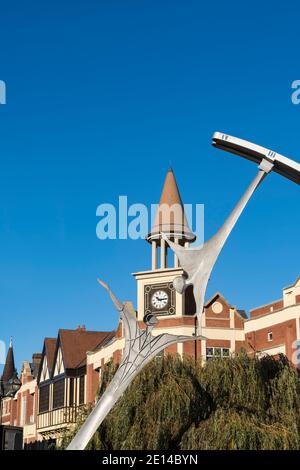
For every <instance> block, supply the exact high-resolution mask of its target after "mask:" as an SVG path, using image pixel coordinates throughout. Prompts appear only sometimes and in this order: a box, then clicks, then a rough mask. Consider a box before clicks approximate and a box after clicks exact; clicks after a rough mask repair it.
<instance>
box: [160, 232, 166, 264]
mask: <svg viewBox="0 0 300 470" xmlns="http://www.w3.org/2000/svg"><path fill="white" fill-rule="evenodd" d="M166 261H167V249H166V241H165V240H164V239H162V240H161V241H160V269H166Z"/></svg>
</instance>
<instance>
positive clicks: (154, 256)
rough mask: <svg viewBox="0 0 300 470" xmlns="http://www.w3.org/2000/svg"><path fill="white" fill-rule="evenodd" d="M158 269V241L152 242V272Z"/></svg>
mask: <svg viewBox="0 0 300 470" xmlns="http://www.w3.org/2000/svg"><path fill="white" fill-rule="evenodd" d="M154 269H157V245H156V241H155V240H152V270H154Z"/></svg>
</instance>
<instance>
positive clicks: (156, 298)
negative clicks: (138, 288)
mask: <svg viewBox="0 0 300 470" xmlns="http://www.w3.org/2000/svg"><path fill="white" fill-rule="evenodd" d="M149 313H152V314H154V315H156V316H157V315H159V316H162V315H175V314H176V291H175V288H174V286H173V283H172V282H164V283H161V284H148V285H146V286H145V287H144V314H145V315H147V314H149Z"/></svg>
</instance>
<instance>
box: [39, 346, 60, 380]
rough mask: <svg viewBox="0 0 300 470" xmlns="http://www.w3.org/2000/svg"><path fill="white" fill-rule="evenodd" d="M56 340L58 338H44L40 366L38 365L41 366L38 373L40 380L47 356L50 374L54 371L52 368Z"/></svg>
mask: <svg viewBox="0 0 300 470" xmlns="http://www.w3.org/2000/svg"><path fill="white" fill-rule="evenodd" d="M56 341H57V339H56V338H45V339H44V346H43V352H42V357H41V361H40V363H39V366H38V367H39V370H38V374H37V377H38V381H40V377H41V373H42V370H43V366H44V360H45V357H46V359H47V368H48V373H49V376H50V374H51V371H52V368H53V361H54V353H55V347H56Z"/></svg>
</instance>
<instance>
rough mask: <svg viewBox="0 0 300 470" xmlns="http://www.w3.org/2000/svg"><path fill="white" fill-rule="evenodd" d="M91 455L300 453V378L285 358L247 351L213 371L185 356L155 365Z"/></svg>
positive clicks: (215, 364)
mask: <svg viewBox="0 0 300 470" xmlns="http://www.w3.org/2000/svg"><path fill="white" fill-rule="evenodd" d="M113 374H114V370H113V368H112V367H111V368H110V369H107V371H106V372H105V373H104V375H103V383H102V385H101V387H100V394H102V393H103V391H104V390H105V387H106V385H107V383H108V382H109V380H110V379H111V377H112V376H113ZM70 438H71V435H69V436H68V439H70ZM89 448H93V449H107V450H117V449H120V450H123V449H147V450H151V449H153V450H158V449H163V450H167V449H172V450H179V449H185V450H191V449H250V450H251V449H252V450H254V449H299V448H300V385H299V375H298V371H297V370H295V369H294V368H293V367H292V366H290V364H289V363H288V361H287V359H286V358H285V357H284V356H281V357H280V358H279V359H278V360H275V359H273V358H271V357H264V358H262V359H258V358H256V357H255V358H250V357H249V356H247V354H246V353H244V352H241V353H240V354H238V355H236V356H234V357H231V358H228V359H214V360H212V361H209V362H208V363H207V364H206V366H205V367H201V366H200V364H195V363H194V362H193V361H192V360H190V359H184V360H181V359H180V358H178V357H171V356H167V357H165V358H163V359H155V360H154V361H152V362H151V363H150V364H149V365H148V366H147V367H146V368H145V369H144V370H143V371H142V372H141V373H140V374H139V375H138V376H137V377H136V379H135V380H134V381H133V383H132V384H131V386H130V387H129V388H128V390H127V391H126V392H125V394H124V395H123V397H122V398H121V399H120V400H119V402H118V403H117V405H116V406H115V407H114V408H113V410H112V411H111V412H110V414H109V415H108V416H107V418H106V420H105V421H104V423H103V424H102V425H101V427H100V428H99V430H98V433H97V434H96V435H95V437H94V438H93V439H92V441H91V442H90V444H89Z"/></svg>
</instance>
